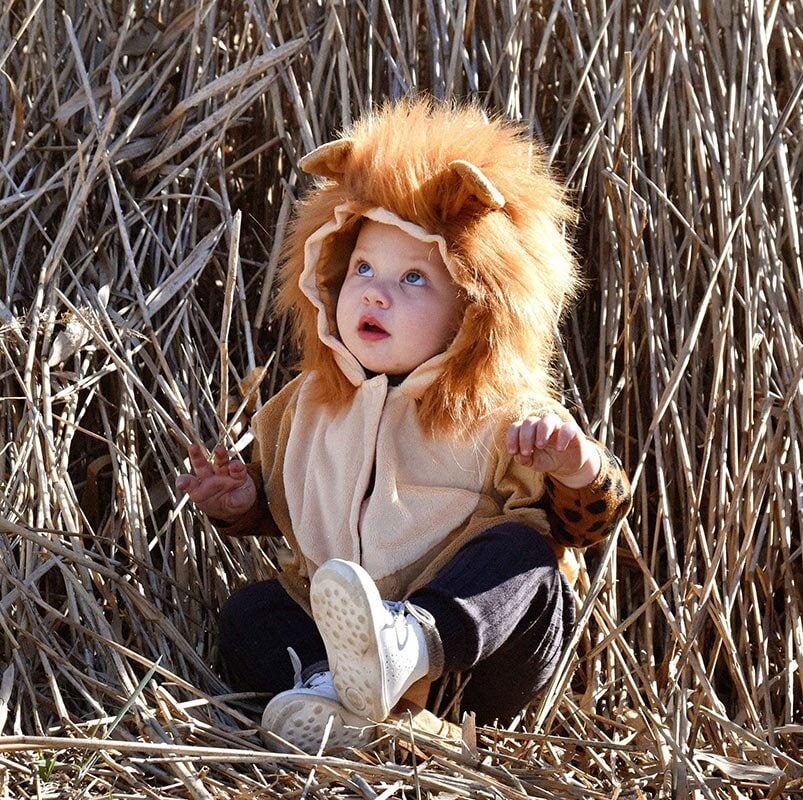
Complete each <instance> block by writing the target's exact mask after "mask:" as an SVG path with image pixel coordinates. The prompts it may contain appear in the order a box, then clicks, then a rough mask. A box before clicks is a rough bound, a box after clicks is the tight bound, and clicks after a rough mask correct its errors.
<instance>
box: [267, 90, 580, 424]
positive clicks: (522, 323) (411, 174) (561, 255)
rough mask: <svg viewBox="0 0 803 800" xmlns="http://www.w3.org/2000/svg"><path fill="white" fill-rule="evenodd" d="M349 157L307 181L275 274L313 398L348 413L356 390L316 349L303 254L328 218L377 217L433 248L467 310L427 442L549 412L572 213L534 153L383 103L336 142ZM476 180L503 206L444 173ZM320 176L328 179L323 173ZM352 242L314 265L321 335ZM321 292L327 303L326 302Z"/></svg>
mask: <svg viewBox="0 0 803 800" xmlns="http://www.w3.org/2000/svg"><path fill="white" fill-rule="evenodd" d="M348 136H349V138H350V139H351V142H352V144H351V148H350V150H348V148H346V154H345V155H342V156H338V155H337V154H336V155H335V156H334V160H335V163H334V164H333V171H334V172H333V174H336V179H330V180H325V181H323V182H318V183H317V184H316V186H315V187H314V188H313V189H312V190H311V191H310V192H309V193H308V194H307V195H306V197H305V198H304V199H303V200H302V201H301V202H300V203H299V205H298V207H297V210H296V215H295V220H294V222H293V224H292V228H291V232H290V235H289V238H288V243H287V250H286V253H285V260H284V265H283V269H282V273H281V291H280V294H279V299H278V302H279V308H280V310H289V311H291V312H292V314H293V317H294V333H295V336H296V339H297V344H298V346H299V348H300V351H301V354H302V358H301V368H302V369H305V370H316V371H317V372H318V375H319V377H320V380H321V389H322V391H321V397H322V400H323V401H324V402H329V403H333V404H335V405H337V404H341V403H345V402H348V399H349V397H350V396H351V393H352V392H353V391H354V388H353V387H352V386H351V384H350V383H349V382H348V381H347V380H346V378H345V377H344V376H343V374H342V373H341V371H340V370H339V368H338V367H337V365H336V363H335V362H334V359H333V358H332V353H331V351H330V350H329V348H328V347H326V346H325V345H324V344H323V343H322V342H321V341H320V339H319V338H318V335H317V325H316V313H317V312H316V310H315V309H314V307H313V306H312V305H311V303H309V301H308V300H307V299H306V298H305V297H304V296H303V295H302V293H301V291H300V289H299V287H298V278H299V275H300V274H301V271H302V269H303V266H304V242H305V241H306V240H307V238H308V237H309V236H310V235H311V234H312V233H313V232H314V231H316V230H317V229H318V228H319V227H321V226H322V225H323V224H324V223H326V222H328V221H329V220H331V219H332V218H333V212H334V209H335V207H336V206H338V205H340V204H341V203H345V202H349V201H350V202H355V203H358V204H359V205H360V206H361V207H364V208H365V209H366V210H367V209H369V208H372V207H374V206H379V207H382V208H385V209H387V210H389V211H392V212H393V213H395V214H396V215H398V216H399V217H401V218H402V219H405V220H409V221H411V222H414V223H416V224H418V225H420V226H421V227H422V228H424V229H425V230H427V231H428V232H430V233H437V234H440V235H441V236H443V238H444V239H445V241H446V245H447V248H448V250H449V253H450V254H451V256H452V258H453V265H452V277H453V279H454V281H455V282H456V283H457V285H458V287H459V293H460V297H461V299H462V300H463V302H464V303H465V314H464V321H463V324H462V326H461V328H460V330H459V332H458V333H457V335H456V337H455V339H454V341H453V342H452V344H451V345H450V347H449V349H448V355H447V359H446V361H445V364H444V368H443V375H442V378H441V379H440V380H438V381H436V382H435V383H434V384H433V386H432V387H431V388H430V389H428V390H427V392H426V393H425V395H424V396H423V398H422V399H421V402H420V406H419V415H420V420H421V422H422V425H423V426H424V427H425V429H427V430H430V431H432V432H438V433H451V434H460V433H463V432H465V431H469V430H471V428H472V427H473V426H474V425H475V424H476V423H478V422H479V421H481V420H482V419H484V418H485V417H487V416H488V415H489V414H492V413H493V414H499V413H502V414H505V415H508V416H510V417H515V416H517V415H519V414H521V413H526V412H530V411H538V410H540V409H542V408H546V407H548V406H550V405H551V404H552V403H551V401H552V400H553V399H554V396H555V393H554V385H553V380H552V378H551V372H550V363H551V361H552V358H553V356H554V352H555V346H556V338H555V335H556V334H555V331H556V329H557V324H558V322H559V319H560V316H561V313H562V311H563V310H564V309H565V306H566V301H567V300H568V299H569V298H570V297H571V296H572V295H573V294H574V292H575V290H576V288H577V282H578V279H577V271H576V266H575V262H574V259H573V256H572V253H571V249H570V246H569V244H568V243H567V240H566V238H565V236H564V233H563V230H564V227H565V226H566V225H567V224H568V223H570V222H571V221H572V220H573V217H574V214H573V212H572V210H571V208H570V207H569V206H568V204H567V203H566V202H565V199H564V193H563V190H562V187H561V186H560V184H558V183H557V182H556V181H555V180H554V179H553V178H552V177H551V176H550V175H549V172H548V170H547V168H546V166H545V164H544V160H543V156H542V153H541V151H540V149H539V148H538V146H537V145H536V144H534V143H533V142H532V141H530V140H529V139H528V138H526V136H524V135H523V133H522V132H521V130H520V129H518V128H517V127H516V126H514V125H512V124H510V123H506V122H504V121H503V120H500V119H493V120H490V121H488V120H486V118H485V116H484V115H483V114H482V112H481V111H480V110H478V109H477V108H474V107H471V106H462V107H457V108H454V107H448V106H445V105H443V106H442V105H436V104H434V103H431V102H429V101H415V102H412V101H402V102H399V103H396V104H388V105H386V106H384V107H382V108H381V109H379V110H377V111H376V112H374V113H373V114H370V115H368V116H367V117H365V118H363V119H362V120H360V121H359V122H358V123H356V125H355V126H354V128H353V129H352V130H351V131H350V132H349V133H348ZM455 160H463V161H468V162H470V163H472V164H473V165H475V166H476V167H478V168H479V169H480V170H481V171H482V173H483V174H484V175H485V176H486V177H487V178H488V179H490V181H491V183H492V184H493V185H494V186H495V187H496V189H497V190H498V191H499V192H500V193H501V195H502V196H503V197H504V199H505V204H504V207H503V208H499V209H493V210H492V209H489V208H487V207H486V206H484V205H483V204H482V203H481V202H479V201H478V200H477V199H476V198H475V197H474V196H473V195H472V194H471V192H470V191H469V190H468V189H467V188H466V186H465V185H464V183H463V182H462V179H461V178H460V177H459V175H457V174H456V172H455V170H454V169H450V168H449V164H450V162H452V161H455ZM327 171H329V170H327ZM356 234H357V229H356V227H354V228H352V230H351V231H347V232H343V233H341V234H338V237H339V238H338V237H332V238H333V241H332V240H330V242H329V243H327V246H326V247H325V248H324V252H323V253H322V258H321V264H322V265H319V285H320V286H321V289H322V293H323V294H324V295H325V296H327V297H328V301H327V302H328V305H329V308H330V325H331V329H332V331H333V332H335V323H334V307H335V304H336V298H337V291H338V290H339V287H340V285H341V284H342V281H343V277H344V274H345V270H346V266H347V262H348V256H349V254H350V251H351V249H352V248H353V243H354V239H355V238H356ZM326 290H329V291H328V292H327V291H326Z"/></svg>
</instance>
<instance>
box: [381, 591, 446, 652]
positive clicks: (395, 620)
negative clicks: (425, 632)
mask: <svg viewBox="0 0 803 800" xmlns="http://www.w3.org/2000/svg"><path fill="white" fill-rule="evenodd" d="M385 608H386V609H387V610H388V611H389V612H390V614H391V617H392V622H391V624H392V625H393V627H394V629H395V631H396V639H397V641H398V642H399V646H400V647H404V646H405V644H406V643H407V637H409V636H410V634H411V631H410V628H409V626H408V624H407V615H408V614H409V615H410V616H411V617H414V618H415V619H416V620H418V622H419V623H420V624H421V626H422V627H423V628H427V627H430V628H434V627H435V617H433V616H432V614H430V613H429V611H427V610H426V609H423V608H421V607H420V606H417V605H415V603H411V602H410V601H409V600H385Z"/></svg>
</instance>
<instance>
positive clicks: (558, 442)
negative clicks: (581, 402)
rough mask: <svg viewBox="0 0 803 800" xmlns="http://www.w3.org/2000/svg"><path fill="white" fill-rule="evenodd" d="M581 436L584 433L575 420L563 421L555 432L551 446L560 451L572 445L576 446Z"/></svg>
mask: <svg viewBox="0 0 803 800" xmlns="http://www.w3.org/2000/svg"><path fill="white" fill-rule="evenodd" d="M581 438H585V435H584V434H583V432H582V431H581V430H580V427H579V425H578V424H577V423H576V422H574V421H571V422H564V423H563V424H562V425H561V426H560V427H559V428H558V429H557V431H556V433H555V441H554V443H553V446H554V448H555V449H556V450H557V451H558V452H560V453H562V452H564V451H566V450H568V449H569V448H570V447H572V446H578V445H579V444H580V440H581Z"/></svg>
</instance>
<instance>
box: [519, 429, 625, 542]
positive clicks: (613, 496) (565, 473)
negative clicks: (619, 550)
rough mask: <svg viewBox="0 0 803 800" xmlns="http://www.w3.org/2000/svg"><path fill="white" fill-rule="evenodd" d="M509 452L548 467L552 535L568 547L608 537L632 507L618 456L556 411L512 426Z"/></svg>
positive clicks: (539, 467) (526, 462)
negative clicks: (562, 417)
mask: <svg viewBox="0 0 803 800" xmlns="http://www.w3.org/2000/svg"><path fill="white" fill-rule="evenodd" d="M507 448H508V452H509V453H510V454H511V455H513V457H514V458H515V459H516V460H517V461H518V462H519V463H520V464H523V465H524V466H531V467H532V468H533V469H535V470H537V471H539V472H544V473H546V474H545V479H544V486H545V489H546V499H547V501H548V502H547V503H546V504H545V505H546V510H547V514H548V516H549V520H550V527H551V529H552V536H553V537H554V539H555V541H557V542H558V543H560V544H562V545H565V546H566V547H589V546H590V545H592V544H595V543H596V542H599V541H601V540H602V539H604V538H605V537H607V536H608V535H609V534H610V533H611V532H612V531H613V529H614V528H615V527H616V524H617V523H618V522H619V521H620V520H621V519H622V518H623V517H624V516H625V515H626V514H627V512H628V510H629V509H630V503H631V494H630V482H629V480H628V478H627V475H625V473H624V470H623V469H622V465H621V464H620V463H619V460H618V459H617V458H616V456H614V455H613V453H611V452H610V451H609V450H608V449H607V448H605V447H603V445H602V444H600V443H599V442H598V441H596V440H595V439H592V438H590V437H588V436H586V435H585V434H584V433H583V432H582V430H581V429H580V427H579V426H578V425H577V423H576V422H574V421H573V420H570V421H564V420H562V419H561V418H560V417H558V416H557V415H556V414H546V415H544V416H543V417H536V416H532V417H528V418H527V419H526V420H524V421H522V422H519V423H515V424H514V425H511V426H510V428H509V429H508V434H507Z"/></svg>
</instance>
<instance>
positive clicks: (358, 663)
mask: <svg viewBox="0 0 803 800" xmlns="http://www.w3.org/2000/svg"><path fill="white" fill-rule="evenodd" d="M310 602H311V605H312V615H313V617H314V618H315V622H316V624H317V625H318V630H319V632H320V634H321V637H322V638H323V641H324V644H325V645H326V655H327V657H328V659H329V669H330V670H331V672H332V680H333V682H334V687H335V690H336V691H337V696H338V698H339V699H340V702H341V703H342V704H343V705H344V706H345V707H346V708H347V709H349V710H350V711H352V712H353V713H354V714H360V715H362V716H364V717H368V718H369V719H371V720H373V721H375V722H382V721H384V720H385V719H387V716H388V714H390V712H391V710H392V709H393V707H394V706H395V705H396V703H397V702H398V701H399V700H400V699H401V697H402V696H403V695H404V693H405V691H407V689H408V688H409V687H410V686H412V685H413V684H414V683H415V682H416V681H417V680H419V679H420V678H423V677H424V676H425V675H427V673H428V671H429V654H428V652H427V643H426V638H425V634H424V628H423V627H422V624H421V623H422V622H423V623H424V625H427V626H430V627H431V630H433V631H434V628H435V621H434V620H433V619H432V616H431V615H430V614H429V613H428V612H426V611H424V610H423V609H421V608H418V607H417V606H414V605H413V604H412V603H406V602H405V603H399V602H394V601H388V600H385V601H383V600H382V598H381V597H380V596H379V592H378V590H377V588H376V586H375V585H374V582H373V580H371V576H370V575H369V574H368V573H367V572H366V571H365V570H364V569H363V568H362V567H360V566H359V565H357V564H353V563H351V562H350V561H342V560H340V559H336V558H335V559H331V560H330V561H327V562H326V563H325V564H323V565H322V566H321V567H320V568H319V569H318V571H317V572H316V573H315V575H314V576H313V578H312V585H311V587H310Z"/></svg>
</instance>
